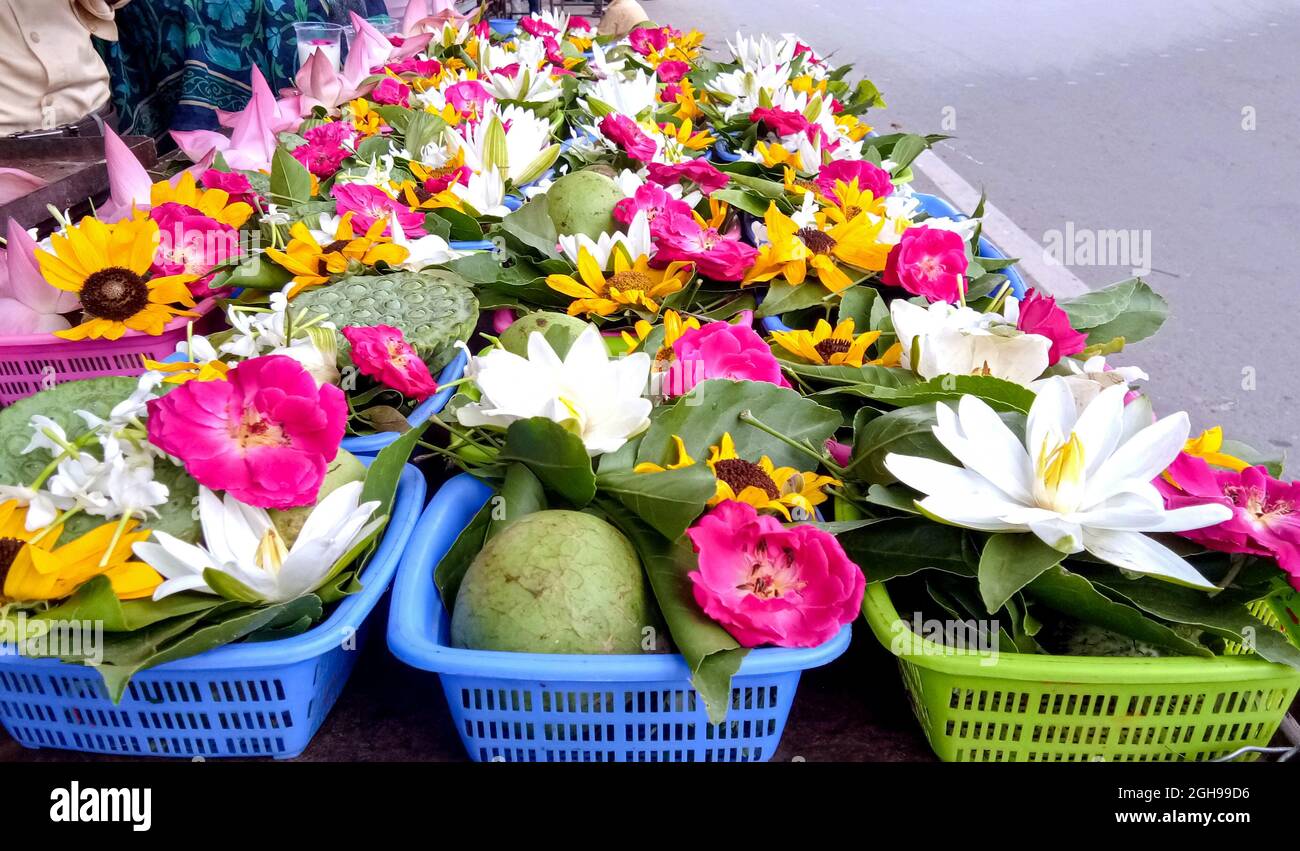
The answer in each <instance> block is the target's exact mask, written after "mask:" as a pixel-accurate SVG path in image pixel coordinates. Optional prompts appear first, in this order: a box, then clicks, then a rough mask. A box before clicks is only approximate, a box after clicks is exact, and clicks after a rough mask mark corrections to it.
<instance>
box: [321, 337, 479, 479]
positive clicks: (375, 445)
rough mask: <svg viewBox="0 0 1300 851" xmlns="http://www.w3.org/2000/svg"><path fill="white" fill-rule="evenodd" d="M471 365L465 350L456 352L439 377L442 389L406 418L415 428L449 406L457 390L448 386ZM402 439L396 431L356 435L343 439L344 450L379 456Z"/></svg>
mask: <svg viewBox="0 0 1300 851" xmlns="http://www.w3.org/2000/svg"><path fill="white" fill-rule="evenodd" d="M467 363H469V356H468V355H467V354H465V350H464V349H460V350H458V351H457V352H456V357H455V359H453V360H452V362H451V363H449V364H447V365H446V366H445V367H443V370H442V372H441V373H440V374H439V375H438V386H439V387H440V388H441V389H440V390H438V392H437V393H434V394H433V395H432V396H430V397H429V398H428V399H425V400H424V401H423V402H421V403H420V404H419V405H417V406H416V408H415V410H413V411H411V415H410V416H408V417H407V418H406V420H407V422H409V423H410V424H411V425H412V426H413V427H419V426H422V425H424V424H425V423H427V422H428V421H429V417H431V416H433V415H434V414H436V413H438V412H439V411H441V410H442V409H443V408H445V407H446V406H447V402H448V401H450V400H451V397H452V396H453V395H455V393H456V388H455V387H448V386H446V385H448V384H450V383H451V382H453V381H455V380H457V379H458V378H460V377H461V376H462V375H464V374H465V365H466V364H467ZM399 437H401V435H400V434H398V433H397V432H395V431H381V432H376V433H375V434H356V435H353V436H352V437H345V438H343V448H344V449H346V450H347V451H349V452H351V453H352V454H353V455H378V454H379V450H381V449H383V448H384V447H385V446H387V445H388V444H390V443H392V442H393V441H394V440H397V438H399Z"/></svg>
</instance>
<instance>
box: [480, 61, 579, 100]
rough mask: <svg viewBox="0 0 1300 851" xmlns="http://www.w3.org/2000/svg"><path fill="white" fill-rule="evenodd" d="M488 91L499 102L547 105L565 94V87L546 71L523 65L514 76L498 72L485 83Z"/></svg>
mask: <svg viewBox="0 0 1300 851" xmlns="http://www.w3.org/2000/svg"><path fill="white" fill-rule="evenodd" d="M485 82H486V83H487V87H488V90H489V91H491V92H492V94H493V95H494V96H495V97H496V98H497V99H498V100H515V101H521V102H523V103H547V102H549V101H553V100H555V99H556V98H558V97H560V96H561V95H563V94H564V86H563V85H561V84H560V82H559V80H558V79H556V78H555V77H552V76H551V75H550V74H548V73H546V72H545V71H538V70H536V69H535V68H530V67H526V66H524V65H522V64H520V65H519V67H518V68H517V69H516V70H515V72H514V74H507V73H505V72H503V71H498V72H497V73H495V74H492V75H491V76H489V77H488V78H487V80H486V81H485Z"/></svg>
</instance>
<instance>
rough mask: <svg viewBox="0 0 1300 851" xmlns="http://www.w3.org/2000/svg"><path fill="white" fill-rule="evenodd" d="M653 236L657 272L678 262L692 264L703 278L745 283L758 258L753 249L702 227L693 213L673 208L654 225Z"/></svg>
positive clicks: (652, 226) (755, 250) (756, 252)
mask: <svg viewBox="0 0 1300 851" xmlns="http://www.w3.org/2000/svg"><path fill="white" fill-rule="evenodd" d="M678 203H681V202H678ZM682 206H683V207H685V206H686V205H685V204H682ZM650 234H651V236H652V237H653V238H654V242H655V256H654V265H655V266H656V268H660V267H663V266H666V265H668V264H669V263H671V262H673V261H675V260H680V261H683V262H690V263H694V264H695V268H696V271H698V272H699V273H700V274H701V275H703V276H704V277H706V278H712V279H713V280H715V281H739V280H741V279H742V278H744V277H745V273H746V272H748V271H749V270H750V268H751V267H752V266H753V265H754V260H755V259H756V258H757V256H758V249H756V248H754V247H753V246H752V245H746V244H745V243H743V242H741V241H740V240H738V239H733V238H731V237H729V236H725V235H723V234H721V233H719V232H718V230H717V229H716V228H712V227H707V228H706V227H703V226H701V225H700V223H699V222H697V221H696V220H695V217H694V216H693V215H691V214H690V210H689V209H687V210H686V211H685V212H681V211H678V210H675V209H673V208H669V209H668V210H667V211H666V212H665V214H664V215H662V216H660V217H659V218H658V219H656V220H655V221H654V222H653V223H652V224H651V229H650Z"/></svg>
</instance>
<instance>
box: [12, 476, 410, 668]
mask: <svg viewBox="0 0 1300 851" xmlns="http://www.w3.org/2000/svg"><path fill="white" fill-rule="evenodd" d="M358 460H360V461H361V463H362V464H365V465H366V466H369V465H370V463H371V462H372V461H374V459H373V458H360V459H358ZM424 495H425V482H424V476H423V475H422V474H421V473H420V471H419V470H418V469H416V468H415V467H414V466H413V465H411V464H407V465H406V466H405V467H404V468H403V469H402V475H401V478H400V479H399V480H398V483H397V494H396V495H395V496H394V498H393V509H392V516H391V517H390V518H389V520H388V527H387V528H386V529H385V530H384V534H383V537H382V539H381V541H380V544H379V548H378V549H377V550H376V551H375V554H374V556H373V557H371V559H370V563H369V564H367V565H366V569H365V572H364V573H363V574H362V579H363V583H362V587H361V590H360V591H358V592H357V593H355V594H350V595H348V596H346V597H344V598H343V599H342V600H340V601H339V603H338V605H336V606H335V607H334V611H333V612H331V613H330V616H329V617H328V618H326V619H325V620H323V621H321V622H320V623H319V624H317V625H316V626H314V627H312V628H311V629H309V630H308V631H307V632H304V633H303V634H301V635H296V636H294V637H292V638H281V639H278V640H276V641H260V642H255V643H251V644H247V643H245V644H227V645H225V646H223V647H217V648H214V649H212V650H208V651H206V652H203V653H200V654H198V655H196V656H190V657H188V658H186V659H176V660H174V661H171V662H164V663H163V664H161V665H157V666H155V667H152V668H146V669H144V670H143V671H141V672H140V675H147V674H151V673H153V672H159V673H169V672H175V671H195V670H203V671H210V670H219V669H232V670H235V669H243V668H270V667H277V666H281V665H290V664H293V663H295V662H301V661H304V660H306V659H311V658H314V657H317V656H321V655H323V654H325V653H327V652H329V651H330V650H333V649H334V648H336V647H338V646H340V642H341V641H342V640H343V639H344V638H346V637H347V635H348V634H349V633H354V632H355V631H356V630H357V629H359V628H360V627H361V624H362V622H363V621H364V620H365V619H366V617H367V616H368V615H369V614H370V612H371V610H373V609H374V607H375V604H376V603H378V602H379V600H380V599H381V598H382V597H383V594H384V592H385V591H387V590H388V586H389V584H390V583H391V581H392V578H393V574H394V573H396V572H397V568H398V566H399V563H400V560H401V555H402V552H403V551H404V550H405V549H406V546H407V540H408V539H409V538H410V536H411V534H412V533H413V531H414V529H415V527H416V523H417V522H418V520H419V515H420V507H421V505H423V503H424ZM6 668H11V669H12V668H20V669H22V668H47V669H57V668H65V669H66V668H76V669H78V670H90V669H89V668H86V667H85V666H83V665H76V664H72V663H68V662H61V661H59V660H58V659H33V658H29V657H26V656H17V655H0V671H3V670H5V669H6Z"/></svg>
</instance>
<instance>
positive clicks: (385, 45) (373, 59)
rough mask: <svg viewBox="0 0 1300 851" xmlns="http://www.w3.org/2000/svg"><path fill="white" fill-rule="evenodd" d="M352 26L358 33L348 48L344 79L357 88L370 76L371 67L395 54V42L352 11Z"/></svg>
mask: <svg viewBox="0 0 1300 851" xmlns="http://www.w3.org/2000/svg"><path fill="white" fill-rule="evenodd" d="M351 14H352V27H353V29H354V30H355V32H356V35H355V36H353V38H352V46H351V47H349V48H348V58H347V62H345V63H344V64H343V79H344V80H346V81H347V84H348V86H350V87H352V88H356V87H358V86H360V85H361V81H362V80H364V79H365V78H366V77H368V76H370V69H371V68H375V67H377V66H380V65H383V64H384V63H385V62H387V61H388V57H389V56H391V55H392V54H393V43H392V42H391V41H389V40H388V36H386V35H384V34H383V33H381V32H380V31H379V30H377V29H375V28H374V27H373V26H372V25H371V24H370V22H369V21H367V20H366V19H365V18H363V17H361V16H360V15H358V14H357V13H356V12H352V13H351Z"/></svg>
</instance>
